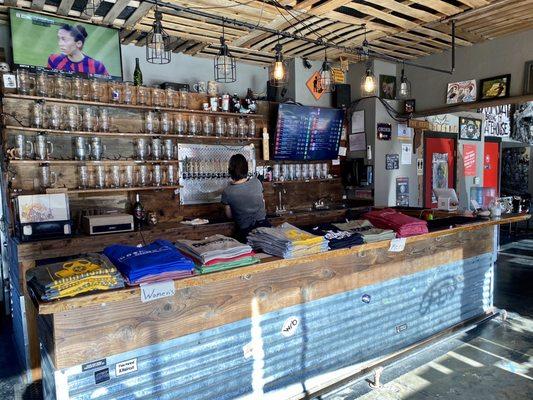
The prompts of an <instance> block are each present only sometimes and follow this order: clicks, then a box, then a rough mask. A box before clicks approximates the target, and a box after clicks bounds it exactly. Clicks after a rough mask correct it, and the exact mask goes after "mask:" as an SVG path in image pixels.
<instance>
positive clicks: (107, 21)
mask: <svg viewBox="0 0 533 400" xmlns="http://www.w3.org/2000/svg"><path fill="white" fill-rule="evenodd" d="M129 2H130V0H117V1H116V2H115V4H113V7H111V9H110V10H109V11H108V12H107V14H106V15H105V17H104V19H103V20H102V23H103V24H104V25H113V22H115V20H116V19H117V17H118V16H119V15H120V13H121V12H122V11H124V9H125V8H126V6H127V5H128V3H129Z"/></svg>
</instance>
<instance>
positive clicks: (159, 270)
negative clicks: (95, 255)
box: [104, 240, 194, 285]
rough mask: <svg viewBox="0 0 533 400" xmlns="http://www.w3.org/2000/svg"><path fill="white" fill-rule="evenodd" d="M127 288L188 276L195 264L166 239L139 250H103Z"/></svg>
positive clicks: (119, 248) (122, 246) (130, 247)
mask: <svg viewBox="0 0 533 400" xmlns="http://www.w3.org/2000/svg"><path fill="white" fill-rule="evenodd" d="M104 254H105V255H106V256H107V257H108V258H109V259H110V260H111V262H112V263H113V264H115V266H116V267H117V268H118V270H119V271H120V272H121V273H122V275H124V277H125V278H126V282H127V283H128V285H139V284H141V283H153V282H161V281H167V280H171V279H180V278H185V277H188V276H191V275H192V274H193V272H194V263H193V262H192V261H191V260H190V259H189V258H188V257H185V256H184V255H183V254H181V253H180V252H179V250H178V249H176V247H175V246H174V245H173V244H172V243H170V242H169V241H167V240H156V241H155V242H153V243H151V244H149V245H147V246H142V247H134V246H124V245H119V244H116V245H112V246H108V247H106V248H105V249H104Z"/></svg>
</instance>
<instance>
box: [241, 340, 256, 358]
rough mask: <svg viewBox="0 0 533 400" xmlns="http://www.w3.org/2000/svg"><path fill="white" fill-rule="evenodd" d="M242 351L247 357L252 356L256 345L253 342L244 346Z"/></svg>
mask: <svg viewBox="0 0 533 400" xmlns="http://www.w3.org/2000/svg"><path fill="white" fill-rule="evenodd" d="M242 352H243V354H244V358H245V359H249V358H251V357H252V356H253V355H254V345H253V344H252V342H250V343H248V344H245V345H244V346H242Z"/></svg>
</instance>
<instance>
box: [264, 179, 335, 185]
mask: <svg viewBox="0 0 533 400" xmlns="http://www.w3.org/2000/svg"><path fill="white" fill-rule="evenodd" d="M338 180H340V178H331V179H306V180H298V181H271V182H268V181H263V184H266V185H285V184H296V183H317V182H336V181H338Z"/></svg>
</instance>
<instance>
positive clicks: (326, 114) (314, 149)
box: [273, 104, 344, 160]
mask: <svg viewBox="0 0 533 400" xmlns="http://www.w3.org/2000/svg"><path fill="white" fill-rule="evenodd" d="M343 120H344V111H343V110H340V109H336V108H322V107H308V106H300V105H296V104H280V105H279V109H278V119H277V123H276V135H275V138H274V155H273V157H274V159H276V160H332V159H336V158H337V156H338V152H339V142H340V138H341V133H342V124H343Z"/></svg>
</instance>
